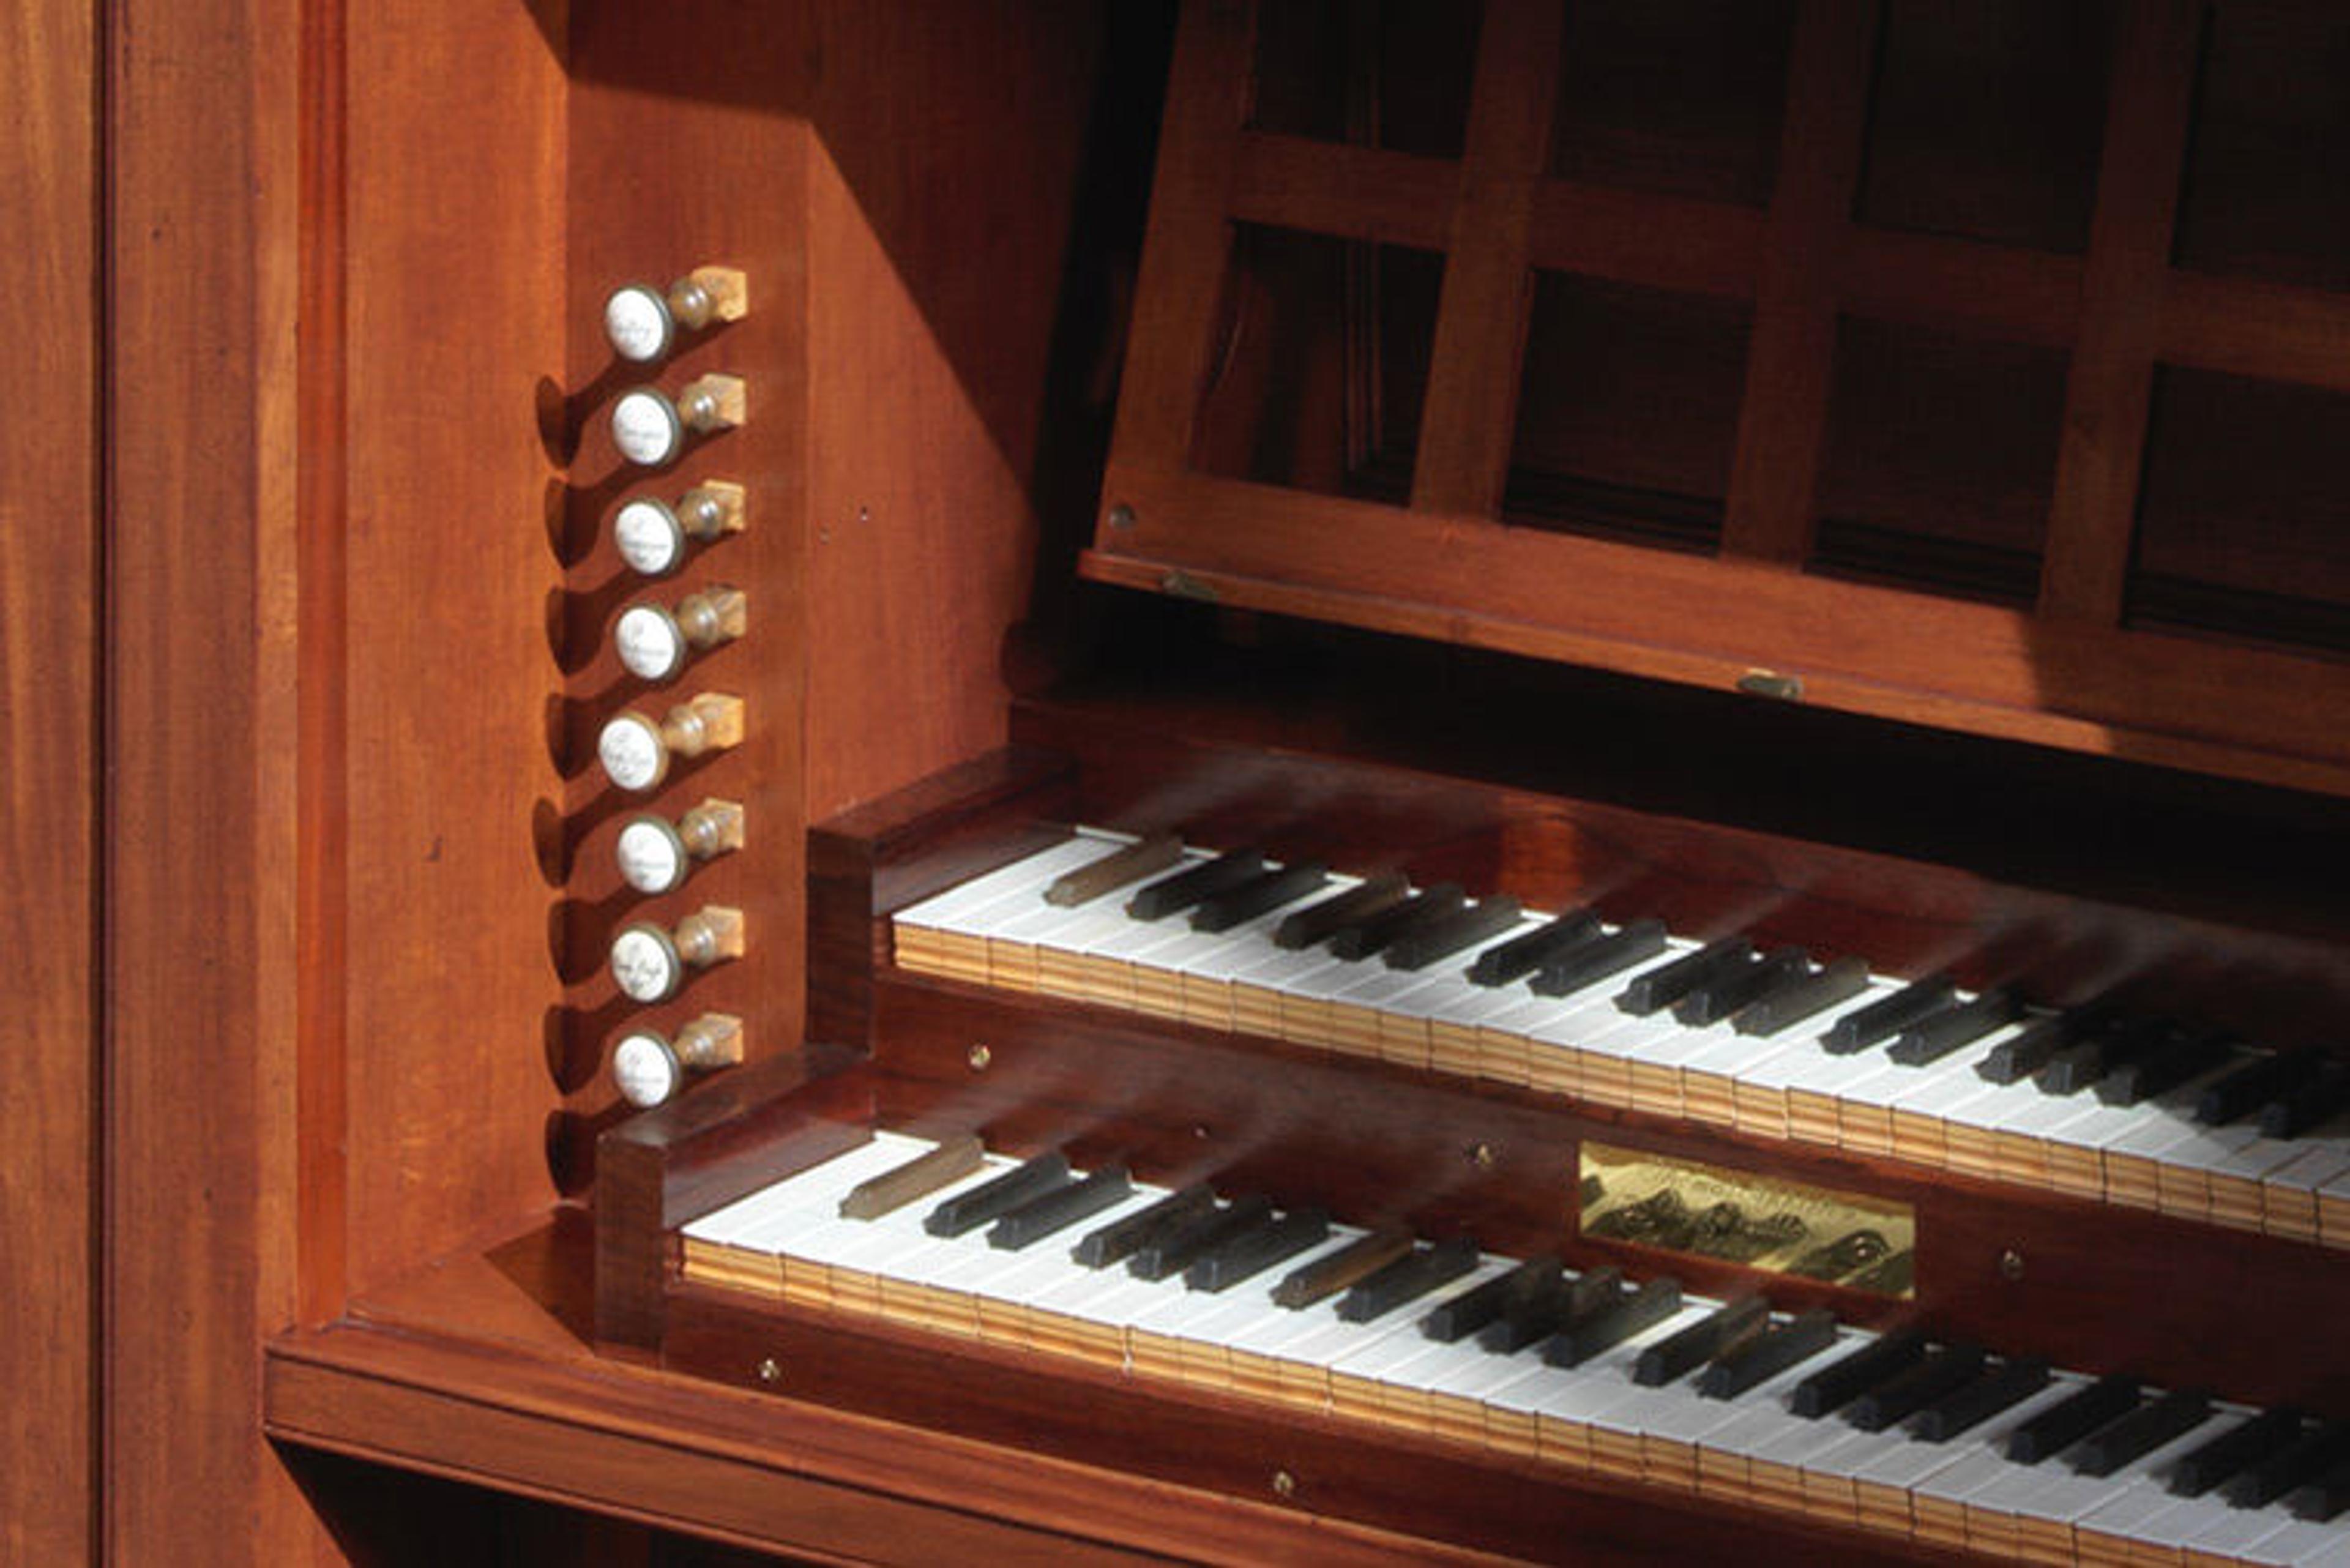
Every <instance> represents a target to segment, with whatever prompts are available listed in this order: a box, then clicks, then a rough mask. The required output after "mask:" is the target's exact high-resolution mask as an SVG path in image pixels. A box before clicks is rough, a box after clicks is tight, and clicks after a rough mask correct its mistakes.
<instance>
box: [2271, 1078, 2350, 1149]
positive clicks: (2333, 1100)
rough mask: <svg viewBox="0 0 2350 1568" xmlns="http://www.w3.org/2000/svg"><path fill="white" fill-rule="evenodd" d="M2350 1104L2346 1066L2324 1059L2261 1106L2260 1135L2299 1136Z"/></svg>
mask: <svg viewBox="0 0 2350 1568" xmlns="http://www.w3.org/2000/svg"><path fill="white" fill-rule="evenodd" d="M2345 1104H2350V1067H2345V1066H2344V1065H2343V1064H2341V1063H2339V1062H2335V1061H2331V1060H2329V1061H2327V1062H2325V1063H2324V1064H2322V1065H2320V1066H2319V1068H2318V1069H2317V1071H2316V1072H2314V1073H2313V1074H2311V1075H2309V1077H2308V1078H2307V1079H2305V1080H2304V1081H2303V1082H2302V1083H2300V1084H2297V1085H2294V1086H2293V1087H2292V1088H2291V1089H2288V1090H2286V1091H2285V1092H2284V1093H2283V1094H2282V1095H2279V1096H2277V1097H2276V1098H2275V1099H2273V1100H2271V1101H2270V1102H2269V1103H2268V1104H2267V1105H2265V1106H2262V1107H2261V1136H2262V1137H2300V1136H2301V1135H2302V1134H2303V1133H2305V1132H2307V1131H2308V1130H2309V1129H2310V1128H2312V1127H2315V1126H2316V1125H2317V1124H2318V1123H2320V1122H2322V1121H2324V1119H2325V1118H2326V1117H2328V1116H2332V1115H2333V1114H2334V1112H2336V1111H2338V1110H2340V1109H2341V1108H2342V1107H2343V1106H2345Z"/></svg>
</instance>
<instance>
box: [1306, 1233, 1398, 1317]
mask: <svg viewBox="0 0 2350 1568" xmlns="http://www.w3.org/2000/svg"><path fill="white" fill-rule="evenodd" d="M1410 1251H1411V1232H1410V1231H1402V1230H1393V1229H1390V1230H1386V1231H1372V1232H1371V1233H1370V1234H1369V1235H1367V1236H1357V1237H1356V1238H1355V1240H1353V1241H1349V1242H1347V1244H1346V1245H1345V1246H1343V1247H1341V1248H1339V1249H1338V1250H1337V1251H1335V1252H1327V1253H1325V1254H1324V1255H1323V1256H1321V1257H1319V1258H1316V1259H1315V1260H1314V1261H1313V1262H1310V1263H1306V1264H1305V1265H1303V1266H1301V1267H1299V1268H1297V1269H1294V1270H1292V1271H1291V1272H1289V1273H1287V1274H1286V1275H1284V1276H1283V1278H1282V1282H1281V1283H1279V1284H1277V1285H1275V1286H1274V1287H1273V1304H1274V1305H1275V1306H1277V1307H1287V1308H1288V1309H1289V1310H1290V1311H1292V1312H1295V1311H1297V1310H1299V1309H1300V1308H1302V1307H1310V1306H1312V1305H1313V1304H1314V1303H1315V1302H1318V1301H1327V1300H1328V1299H1329V1298H1330V1297H1332V1296H1335V1295H1336V1294H1337V1293H1339V1292H1340V1291H1343V1290H1347V1289H1348V1288H1350V1287H1351V1286H1354V1285H1357V1284H1359V1283H1361V1282H1363V1281H1365V1280H1367V1279H1369V1278H1370V1277H1371V1276H1372V1275H1374V1274H1376V1273H1378V1272H1379V1271H1380V1270H1381V1269H1384V1268H1386V1267H1387V1266H1388V1265H1389V1264H1390V1263H1393V1262H1396V1261H1398V1260H1399V1259H1400V1258H1403V1257H1405V1256H1406V1255H1408V1254H1409V1252H1410Z"/></svg>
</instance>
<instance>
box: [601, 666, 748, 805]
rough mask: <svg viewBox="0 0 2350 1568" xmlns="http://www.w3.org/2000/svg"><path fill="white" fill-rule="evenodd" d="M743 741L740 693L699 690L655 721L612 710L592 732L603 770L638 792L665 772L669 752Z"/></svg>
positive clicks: (685, 753)
mask: <svg viewBox="0 0 2350 1568" xmlns="http://www.w3.org/2000/svg"><path fill="white" fill-rule="evenodd" d="M742 741H743V699H741V698H740V697H728V696H725V695H723V694H722V693H719V692H714V691H705V692H703V693H702V694H701V695H700V696H697V697H691V698H689V699H687V700H686V701H683V702H681V703H679V704H678V705H677V706H676V707H674V708H671V710H670V711H669V712H668V713H667V715H665V716H664V717H663V718H662V719H661V720H660V722H658V723H656V722H654V721H653V720H652V719H650V717H648V716H647V715H645V714H643V713H639V712H638V711H636V710H635V709H633V708H631V709H629V710H627V711H623V712H620V713H616V714H614V715H613V716H612V717H611V718H610V719H609V720H608V721H607V722H605V725H604V730H603V732H602V733H601V734H599V735H598V736H597V737H596V760H597V761H598V762H599V763H602V764H603V765H604V776H605V777H607V778H608V779H610V780H611V781H612V782H613V783H614V784H618V785H619V786H620V787H621V788H622V789H625V790H630V791H634V792H636V793H638V794H642V793H643V792H644V791H646V790H649V789H653V788H655V787H657V786H658V785H659V784H660V782H661V780H663V779H665V778H667V777H668V776H669V768H670V761H671V758H673V757H698V756H700V755H702V753H704V752H723V751H724V750H726V749H727V748H728V747H730V746H735V745H740V744H741V743H742Z"/></svg>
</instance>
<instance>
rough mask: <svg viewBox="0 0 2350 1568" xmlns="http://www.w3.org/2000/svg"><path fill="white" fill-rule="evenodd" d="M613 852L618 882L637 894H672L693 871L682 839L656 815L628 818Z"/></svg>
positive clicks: (675, 830) (691, 862) (683, 884)
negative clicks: (616, 865)
mask: <svg viewBox="0 0 2350 1568" xmlns="http://www.w3.org/2000/svg"><path fill="white" fill-rule="evenodd" d="M613 853H614V855H615V856H616V857H618V858H619V862H620V880H622V881H624V882H626V883H627V884H628V885H629V887H631V888H635V889H636V890H637V891H638V892H639V893H645V894H658V893H674V892H676V891H677V890H678V889H679V888H682V887H683V886H685V877H686V873H687V872H688V871H690V870H691V869H692V868H693V861H692V858H691V856H689V855H688V854H687V853H686V847H685V839H684V838H683V837H682V836H681V835H680V834H679V833H678V831H677V829H676V828H674V827H672V826H670V824H669V823H668V822H667V821H666V820H665V819H663V818H661V817H658V816H652V815H645V816H639V817H632V818H630V819H629V824H628V826H625V827H623V828H621V829H620V838H619V844H618V845H617V846H614V850H613Z"/></svg>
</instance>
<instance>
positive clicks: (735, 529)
mask: <svg viewBox="0 0 2350 1568" xmlns="http://www.w3.org/2000/svg"><path fill="white" fill-rule="evenodd" d="M742 531H743V487H742V486H741V485H739V484H734V483H729V482H728V481H726V480H723V479H710V480H704V481H703V482H702V483H700V484H697V485H695V486H694V487H693V488H692V489H691V490H689V491H687V492H686V493H684V494H683V495H681V496H679V497H678V498H677V500H676V501H675V502H673V503H672V502H668V501H662V500H660V499H657V498H656V497H653V496H650V495H640V496H638V497H636V498H635V499H634V500H631V501H629V502H627V503H625V504H622V506H621V507H620V509H619V511H618V512H615V513H614V514H612V543H613V544H614V545H617V546H618V547H619V552H620V559H621V560H623V561H625V562H627V563H628V565H629V570H630V571H633V572H636V573H637V574H639V576H648V577H665V576H669V575H670V574H671V572H674V571H676V570H677V569H678V567H680V566H683V565H684V564H685V552H686V546H687V545H689V544H702V545H706V544H708V543H710V542H711V541H712V540H713V539H720V538H723V537H724V536H725V535H729V534H739V533H741V532H742Z"/></svg>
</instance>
